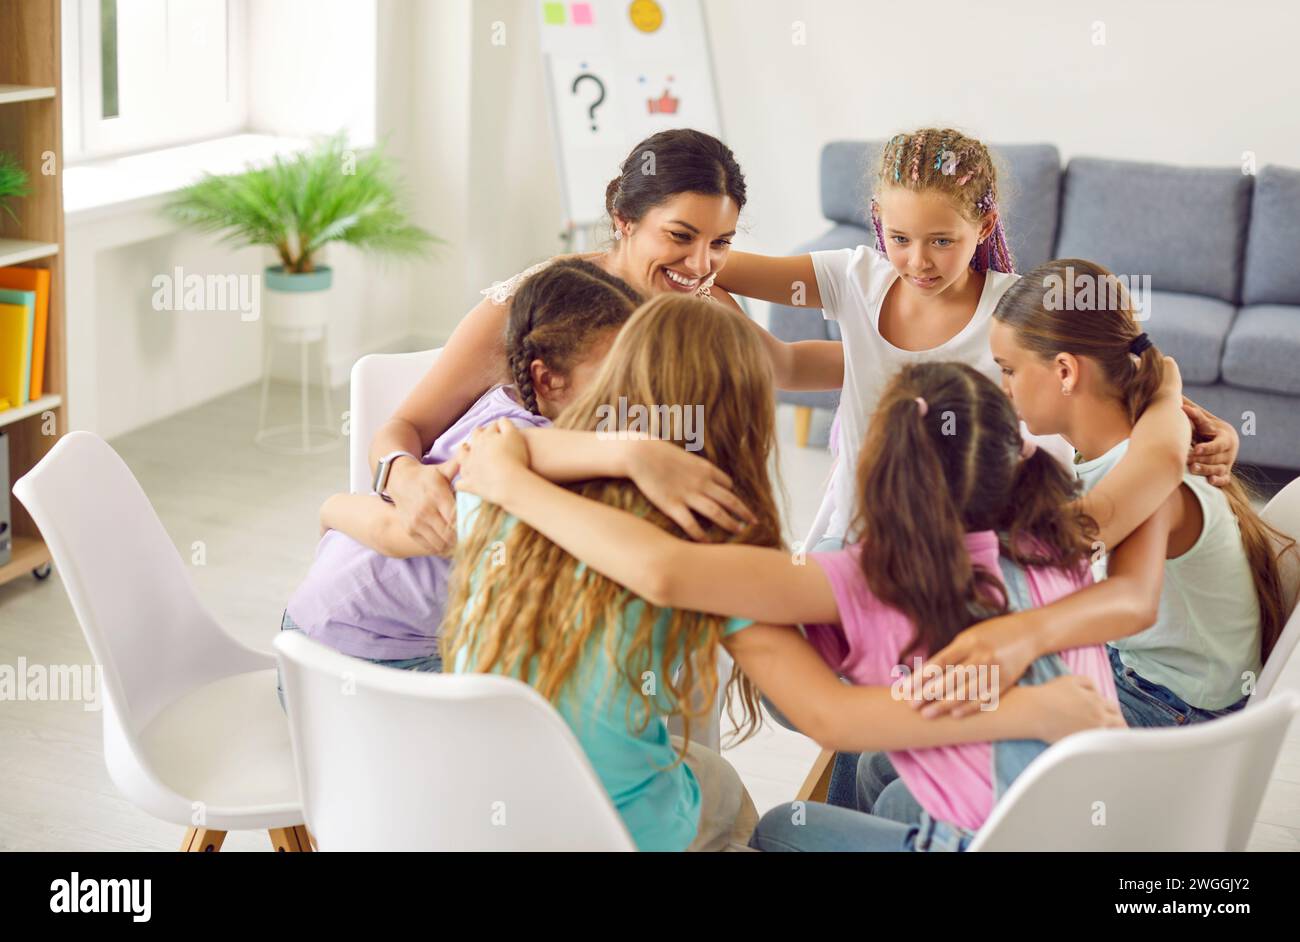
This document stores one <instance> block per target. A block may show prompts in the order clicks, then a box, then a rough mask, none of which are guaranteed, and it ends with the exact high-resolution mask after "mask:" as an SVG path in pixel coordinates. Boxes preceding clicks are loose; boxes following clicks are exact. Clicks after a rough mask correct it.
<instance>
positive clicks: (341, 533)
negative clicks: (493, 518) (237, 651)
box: [281, 259, 640, 671]
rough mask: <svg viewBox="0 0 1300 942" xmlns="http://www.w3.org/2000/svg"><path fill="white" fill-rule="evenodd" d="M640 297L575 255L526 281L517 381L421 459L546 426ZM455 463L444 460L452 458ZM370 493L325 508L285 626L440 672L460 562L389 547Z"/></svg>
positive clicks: (345, 648) (519, 304) (383, 517)
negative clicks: (504, 429)
mask: <svg viewBox="0 0 1300 942" xmlns="http://www.w3.org/2000/svg"><path fill="white" fill-rule="evenodd" d="M639 303H640V297H639V296H638V295H637V293H636V292H635V291H634V290H633V289H632V288H630V287H629V286H628V285H627V284H626V283H625V282H623V281H622V280H620V279H618V278H616V277H614V276H613V275H610V274H608V273H606V272H604V271H602V270H601V269H599V268H597V267H596V266H595V265H591V264H589V263H587V262H584V261H580V260H577V259H571V260H564V261H559V262H556V263H554V264H552V265H549V266H547V267H546V268H544V269H542V270H539V271H537V272H536V273H534V274H532V275H531V276H530V277H529V278H528V279H527V280H526V281H524V282H523V284H522V285H521V286H520V287H519V290H518V293H517V295H516V296H515V299H514V303H513V304H512V306H511V310H510V319H509V322H508V323H507V327H506V356H507V360H508V362H509V365H510V370H511V373H512V374H513V379H514V384H513V385H511V386H504V385H503V386H497V387H495V388H493V389H491V390H489V391H488V392H487V393H485V394H484V395H483V397H482V398H480V399H479V400H478V402H476V403H474V405H473V406H471V407H470V409H469V411H467V412H466V413H465V414H464V415H463V416H461V418H460V419H459V420H458V421H457V422H455V423H454V424H453V425H452V426H451V427H450V428H449V429H447V431H446V432H444V433H443V434H442V435H441V436H440V437H439V438H438V439H437V440H436V441H435V442H434V443H433V445H432V446H431V447H430V448H429V451H428V452H427V453H426V454H425V455H424V457H423V458H422V459H421V461H422V462H423V463H424V464H443V465H444V466H445V467H447V468H448V469H452V470H451V473H454V467H455V465H454V462H451V461H450V459H452V457H453V455H454V453H455V451H456V448H457V447H458V446H459V445H460V444H461V443H462V442H464V441H466V440H467V439H468V438H469V435H470V433H471V432H472V431H473V430H474V429H475V428H477V427H479V426H482V425H488V424H491V423H493V422H495V421H497V420H498V419H501V418H505V419H508V420H510V421H511V422H512V423H514V424H515V425H517V426H520V427H526V428H528V427H532V428H535V427H544V426H548V425H550V423H551V420H552V419H554V418H555V416H556V415H557V414H559V412H560V410H561V409H563V408H564V406H565V405H566V404H567V403H568V402H569V400H570V399H571V398H572V397H573V396H574V395H575V394H576V393H577V392H578V391H580V390H581V389H582V387H583V386H584V385H585V384H586V383H587V382H588V381H589V379H590V377H591V376H592V375H594V373H595V371H596V369H597V368H598V367H599V365H600V362H601V361H602V360H603V359H604V357H605V354H606V353H607V352H608V350H609V347H610V344H611V343H613V340H614V336H615V334H617V332H618V330H619V328H620V327H622V325H623V323H624V322H625V321H626V320H627V319H628V317H630V316H631V314H632V312H633V311H634V310H635V309H636V306H637V305H638V304H639ZM444 463H445V464H444ZM392 511H393V508H392V507H391V505H389V504H387V503H385V502H383V501H381V500H380V498H379V497H378V496H377V495H372V494H336V495H334V496H333V497H331V498H329V500H327V501H326V502H325V504H324V506H323V507H322V508H321V524H322V527H323V528H325V533H324V534H323V535H322V537H321V541H320V544H319V546H318V547H317V550H316V557H315V560H314V561H313V562H312V566H311V569H310V570H309V571H308V573H307V577H306V578H305V579H304V580H303V582H302V584H301V585H299V587H298V589H297V590H296V591H295V592H294V593H293V595H292V597H291V598H290V599H289V604H288V607H287V609H286V611H285V614H284V618H283V621H282V624H281V627H282V628H283V629H284V630H302V631H305V632H306V633H307V635H308V636H309V637H311V638H313V639H314V640H316V641H319V642H321V643H323V644H327V645H329V646H330V647H332V648H334V649H335V650H338V651H340V652H342V653H343V654H349V655H352V656H353V657H359V658H364V659H365V660H368V661H373V662H375V663H378V664H386V665H389V666H393V667H399V668H403V669H408V670H423V671H439V670H441V660H440V658H439V656H438V628H439V625H440V624H441V622H442V608H443V603H444V601H445V598H446V589H447V575H448V571H449V570H450V568H451V560H450V559H448V558H445V557H441V556H411V557H409V558H393V557H390V556H386V555H384V554H383V553H382V552H380V551H379V548H380V547H382V546H384V545H385V544H386V543H391V541H386V540H384V539H383V532H384V530H385V528H390V527H393V526H397V525H400V522H399V520H398V518H397V515H396V514H395V513H393V512H392Z"/></svg>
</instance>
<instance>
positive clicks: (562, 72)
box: [534, 0, 722, 227]
mask: <svg viewBox="0 0 1300 942" xmlns="http://www.w3.org/2000/svg"><path fill="white" fill-rule="evenodd" d="M534 2H536V3H537V10H538V17H539V20H540V24H541V26H540V32H541V44H542V60H543V63H544V68H545V71H546V95H547V102H548V106H549V110H550V119H551V129H552V131H553V133H554V135H555V141H556V153H557V158H558V162H559V170H560V185H561V187H562V191H563V196H564V207H565V212H566V214H567V217H568V223H569V225H570V226H571V227H580V226H589V225H591V224H593V223H595V222H597V221H599V220H600V219H601V218H602V217H603V216H604V214H605V186H606V184H608V183H609V181H610V180H612V179H613V178H614V177H615V176H617V175H618V168H619V163H620V162H621V161H622V160H623V159H624V158H625V157H626V156H627V155H628V152H629V151H631V149H632V148H633V147H634V146H635V145H636V144H637V142H638V141H641V140H644V139H645V138H647V137H649V136H650V135H651V134H654V133H655V132H656V131H662V130H665V129H668V128H686V127H689V128H695V129H696V130H699V131H704V132H707V133H709V134H713V135H715V136H717V137H721V136H722V122H721V119H720V118H719V114H718V99H717V93H716V90H715V88H714V82H713V62H712V57H711V55H710V51H709V41H708V33H707V29H706V25H705V21H704V11H703V9H702V8H701V7H702V4H701V0H586V2H572V0H563V2H560V0H534Z"/></svg>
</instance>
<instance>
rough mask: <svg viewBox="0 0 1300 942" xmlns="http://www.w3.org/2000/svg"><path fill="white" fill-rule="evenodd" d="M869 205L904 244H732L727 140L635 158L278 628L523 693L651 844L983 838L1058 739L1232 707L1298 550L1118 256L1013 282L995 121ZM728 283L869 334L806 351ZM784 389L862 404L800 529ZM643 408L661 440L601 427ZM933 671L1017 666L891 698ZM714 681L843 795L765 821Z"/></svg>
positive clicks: (445, 379) (911, 844)
mask: <svg viewBox="0 0 1300 942" xmlns="http://www.w3.org/2000/svg"><path fill="white" fill-rule="evenodd" d="M647 154H650V155H653V160H647V159H646V156H645V155H647ZM647 167H649V168H651V169H652V171H653V172H646V170H647ZM865 190H866V191H867V192H868V193H869V194H870V205H869V208H868V215H869V218H870V220H871V225H872V227H873V229H874V232H875V244H872V245H862V246H859V247H857V248H856V249H845V250H834V251H825V252H813V253H811V254H805V255H799V256H794V257H786V258H770V257H763V256H759V255H753V254H747V253H741V252H733V251H731V243H732V239H733V237H734V235H735V233H736V229H737V224H738V220H739V216H740V213H741V212H742V210H743V209H744V207H745V202H746V186H745V180H744V176H743V174H742V172H741V169H740V166H739V165H738V163H737V161H736V158H735V156H734V155H733V154H732V152H731V151H730V150H729V149H728V148H727V147H726V145H724V144H723V143H722V142H721V141H719V140H717V139H716V138H713V137H711V136H709V135H707V134H704V133H701V132H698V131H692V130H673V131H665V132H662V133H659V134H655V135H653V136H652V137H650V138H648V139H646V140H645V141H643V142H641V143H640V144H638V145H637V146H636V147H635V148H634V149H633V150H632V152H631V153H630V154H629V155H628V156H627V159H626V160H625V161H624V163H623V164H622V167H621V169H620V172H619V173H618V175H617V176H616V177H615V178H614V179H613V180H612V181H611V182H610V183H609V185H608V188H607V190H606V208H607V210H608V213H609V218H610V220H611V223H612V238H611V239H610V241H609V243H608V246H607V247H606V248H605V249H604V250H602V251H598V252H593V253H590V254H584V255H571V256H561V257H557V258H555V259H551V260H548V261H545V262H542V263H541V264H538V265H534V266H533V267H531V268H529V269H527V270H526V271H524V272H521V273H520V274H518V275H516V276H514V277H512V278H510V279H508V280H506V281H502V282H499V283H497V284H495V285H493V286H491V287H490V288H487V289H486V290H484V292H483V295H484V297H483V300H482V301H481V302H480V303H479V304H478V305H477V306H476V307H474V308H473V310H471V311H470V312H469V313H468V314H467V315H466V316H465V317H464V318H463V319H462V320H461V321H460V323H459V325H458V326H457V328H456V330H455V333H454V334H453V335H452V337H451V338H450V340H449V341H448V343H447V344H446V346H445V348H444V349H443V350H442V352H441V354H440V355H439V356H438V357H437V359H436V361H435V362H434V365H433V366H432V368H431V369H430V370H429V372H428V373H427V374H426V375H425V376H424V377H423V378H422V380H421V381H420V382H419V384H418V385H417V386H416V387H415V388H414V389H413V390H412V391H411V393H410V394H409V396H408V397H407V398H406V400H405V401H404V402H403V403H402V405H401V406H400V407H399V408H398V410H397V411H396V413H395V414H394V415H393V416H392V418H391V419H390V420H389V421H388V422H387V423H386V424H384V425H383V426H382V428H381V429H380V430H379V431H378V433H377V434H376V436H375V439H374V441H373V442H372V443H371V446H370V462H371V468H372V470H373V471H374V475H375V488H374V490H375V493H374V494H337V495H334V496H332V497H330V498H329V499H328V500H327V501H326V502H325V504H324V505H323V506H322V508H321V527H322V535H321V539H320V544H319V547H318V549H317V552H316V556H315V559H314V561H313V563H312V565H311V568H310V570H309V572H308V573H307V576H306V578H305V579H304V581H303V582H302V584H301V585H300V586H299V588H298V589H297V590H296V591H295V592H294V594H293V595H292V597H291V598H290V600H289V602H288V604H287V607H286V610H285V613H284V617H283V622H282V626H281V627H282V630H285V631H303V632H306V634H307V635H308V636H309V637H311V638H312V639H314V640H316V641H317V642H320V643H322V644H324V645H327V646H329V647H331V648H333V649H335V650H337V651H340V652H342V653H343V654H346V655H349V656H352V657H357V658H363V659H365V660H368V661H372V662H375V663H378V664H382V665H387V666H391V667H393V668H399V669H404V670H413V671H431V672H441V671H445V672H456V673H465V672H493V673H500V674H505V675H509V676H513V677H516V678H518V679H519V680H522V681H523V682H525V683H527V684H529V685H530V686H532V687H533V688H534V689H536V690H537V691H538V692H539V693H540V694H541V695H542V696H543V697H545V698H546V699H547V700H548V701H550V702H551V704H552V705H553V706H554V707H555V709H556V710H557V711H558V712H559V714H560V715H561V716H562V717H563V719H564V720H565V721H566V722H567V723H568V725H569V726H570V727H571V729H572V731H573V733H574V735H575V737H576V738H577V740H578V742H579V744H580V745H581V747H582V749H583V750H584V751H585V753H586V756H587V758H588V760H589V761H590V763H591V765H592V767H593V769H594V770H595V772H596V774H597V776H598V777H599V779H600V781H601V783H602V784H603V786H604V788H605V789H606V791H607V792H608V794H609V797H610V799H611V801H612V802H613V804H614V806H615V808H616V809H617V810H618V812H619V814H620V815H621V816H622V818H623V821H624V822H625V824H626V826H627V828H628V831H629V833H630V834H631V836H632V838H633V840H634V842H635V844H636V846H637V847H638V848H639V849H641V850H673V851H681V850H721V849H725V848H728V847H735V846H745V845H747V846H749V847H752V848H755V849H758V850H764V851H779V850H803V851H814V850H842V851H848V850H858V851H888V850H893V851H901V850H913V851H925V850H928V851H942V850H958V851H959V850H964V849H965V848H966V847H967V846H968V845H969V844H970V842H971V841H972V840H973V838H974V836H975V834H976V832H977V831H978V830H979V828H980V827H981V826H982V825H983V824H984V822H985V820H986V819H987V818H988V816H989V814H990V812H991V810H992V808H993V805H994V802H995V800H996V797H997V796H998V795H1000V794H1001V792H1002V791H1003V790H1004V789H1005V787H1006V786H1007V785H1008V784H1009V783H1010V781H1011V780H1013V779H1014V777H1015V776H1016V775H1017V774H1019V772H1020V771H1021V770H1023V768H1024V767H1025V766H1026V765H1027V764H1028V763H1029V762H1030V761H1031V760H1032V759H1033V758H1034V757H1035V756H1036V755H1037V754H1038V753H1040V752H1041V751H1043V750H1044V749H1046V748H1047V746H1048V744H1050V743H1053V742H1056V741H1057V740H1060V739H1062V738H1064V737H1066V736H1069V735H1071V734H1073V733H1076V732H1079V731H1081V730H1085V729H1091V728H1098V727H1122V726H1130V727H1159V726H1178V725H1184V724H1190V723H1203V722H1213V721H1214V720H1215V719H1216V718H1219V717H1222V716H1225V715H1227V714H1230V713H1232V712H1234V711H1236V710H1240V709H1241V708H1242V707H1243V706H1244V705H1245V703H1246V700H1247V699H1248V697H1249V694H1250V691H1251V689H1252V683H1253V679H1254V678H1255V677H1256V676H1257V675H1258V674H1259V672H1260V670H1261V666H1262V664H1263V663H1264V661H1265V660H1266V659H1267V658H1268V656H1269V653H1270V650H1271V648H1272V647H1273V645H1274V644H1275V643H1276V641H1277V639H1278V636H1279V634H1280V632H1281V629H1282V626H1283V625H1284V623H1285V621H1286V617H1287V615H1288V614H1289V612H1290V608H1291V606H1292V605H1293V604H1294V599H1289V598H1287V597H1286V590H1285V588H1284V581H1283V579H1282V578H1281V575H1280V572H1281V568H1280V567H1282V566H1283V565H1289V563H1288V562H1287V560H1286V559H1285V556H1286V554H1295V553H1296V547H1295V545H1294V542H1293V541H1291V540H1288V539H1287V538H1286V537H1284V536H1283V535H1282V534H1280V533H1279V532H1277V531H1275V530H1273V529H1271V528H1270V527H1269V526H1268V525H1267V524H1265V523H1264V522H1263V521H1262V520H1261V519H1260V517H1259V515H1258V514H1257V513H1256V512H1255V511H1254V510H1253V509H1252V505H1251V501H1250V499H1249V497H1248V495H1247V492H1246V490H1245V489H1244V488H1243V486H1242V484H1241V483H1239V482H1238V481H1237V480H1236V478H1235V477H1234V473H1233V465H1234V462H1235V459H1236V454H1237V446H1238V439H1237V433H1236V431H1235V429H1234V428H1233V425H1232V424H1231V422H1229V421H1225V420H1224V419H1221V418H1219V417H1216V416H1214V415H1211V414H1210V413H1208V412H1206V411H1205V410H1204V409H1202V408H1200V407H1199V406H1197V405H1196V404H1195V403H1192V402H1190V401H1188V400H1186V399H1185V398H1184V397H1183V394H1182V382H1181V379H1180V375H1179V371H1178V366H1177V364H1176V363H1175V362H1174V361H1173V360H1171V359H1170V358H1168V357H1165V356H1163V355H1162V354H1161V352H1160V350H1159V349H1158V348H1157V347H1156V346H1155V345H1154V344H1153V343H1152V340H1151V338H1150V337H1149V336H1147V334H1146V333H1145V332H1144V331H1143V330H1142V327H1141V324H1140V322H1139V321H1137V320H1136V319H1135V316H1134V313H1135V312H1134V307H1133V302H1132V299H1131V298H1130V297H1129V296H1128V295H1127V293H1126V292H1124V291H1123V290H1122V287H1120V289H1119V290H1098V286H1103V285H1104V286H1108V287H1111V288H1114V287H1115V285H1114V283H1115V282H1116V281H1117V280H1118V279H1115V278H1114V276H1113V275H1112V274H1111V273H1110V272H1108V271H1107V270H1106V269H1105V268H1103V267H1102V266H1101V265H1098V264H1095V263H1093V262H1091V261H1088V260H1085V259H1061V260H1056V261H1051V262H1048V263H1046V264H1045V265H1043V266H1040V267H1039V268H1037V269H1035V270H1033V271H1031V272H1026V273H1019V274H1018V273H1016V272H1015V269H1014V259H1013V253H1012V251H1011V249H1010V245H1009V242H1008V239H1007V234H1006V231H1005V225H1006V221H1005V219H1004V218H1003V215H1002V213H1001V211H1000V208H999V193H1000V190H999V181H998V175H997V170H996V163H995V160H994V158H993V157H992V156H991V155H990V152H989V150H988V148H986V146H985V145H984V144H982V143H981V142H980V141H978V140H975V139H973V138H972V137H969V136H967V135H964V134H962V133H959V132H957V131H955V130H950V129H938V128H929V129H923V130H917V131H914V132H912V133H907V134H899V135H897V136H895V137H893V138H892V139H891V140H889V141H888V143H887V144H886V145H885V147H884V149H883V151H882V152H881V155H880V159H879V163H878V165H877V166H874V167H872V168H869V171H868V180H867V184H866V186H865ZM1049 286H1050V287H1049ZM1062 286H1064V291H1065V292H1067V294H1068V293H1069V292H1076V291H1085V290H1086V291H1087V292H1088V297H1087V298H1086V299H1082V298H1081V299H1079V300H1081V301H1082V300H1086V301H1087V303H1086V304H1084V303H1080V304H1074V303H1068V302H1070V301H1072V300H1074V299H1072V298H1070V297H1067V298H1065V301H1066V302H1067V303H1062V298H1061V288H1062ZM737 295H739V296H744V297H748V298H752V299H757V300H762V301H769V302H773V303H778V304H786V305H793V306H795V307H806V308H807V311H808V313H807V316H808V317H818V316H822V317H825V318H828V319H831V320H834V321H836V322H837V323H838V325H839V327H840V331H841V334H842V337H843V342H842V343H840V342H831V341H805V342H796V343H784V342H782V341H780V340H778V339H777V338H775V337H773V336H772V335H771V334H769V333H768V332H767V331H765V330H764V329H763V328H762V327H760V326H759V325H757V324H756V323H755V322H754V321H752V320H751V319H749V318H748V317H747V316H746V315H745V313H744V311H743V310H742V309H741V307H740V305H739V304H738V303H737V301H736V300H735V296H737ZM776 389H787V390H830V389H838V390H841V391H842V393H841V399H840V407H839V411H838V414H837V417H836V422H835V425H834V427H833V429H832V442H831V445H832V451H833V453H834V470H833V472H832V475H831V478H830V482H829V486H828V490H827V493H826V495H825V497H824V499H823V501H822V504H821V509H820V511H819V512H818V514H817V517H816V522H815V524H814V526H813V530H812V532H811V533H810V534H809V536H808V538H807V539H806V540H805V541H802V542H801V543H799V544H797V545H795V546H787V545H785V543H784V541H783V537H782V526H781V519H780V513H779V509H778V507H779V502H778V498H777V494H778V489H777V487H776V486H775V485H776V483H777V482H776V481H775V480H774V477H775V466H776V465H775V461H774V460H773V459H774V455H773V451H774V448H775V444H776V433H775V428H776V422H775V390H776ZM637 406H640V407H642V408H641V412H640V414H643V415H647V416H649V417H650V422H649V427H648V428H643V429H633V430H630V432H629V434H610V430H609V427H608V424H609V417H610V416H611V415H615V416H627V415H629V414H630V412H629V409H630V408H631V409H632V410H635V407H637ZM685 412H690V413H691V414H699V415H700V416H702V418H703V428H702V429H700V430H698V431H697V433H696V434H694V435H692V436H684V435H682V434H681V429H680V427H678V423H675V422H673V421H670V420H669V419H668V418H667V417H671V416H680V415H682V414H683V413H685ZM621 431H628V430H621ZM724 652H725V655H727V656H729V657H730V659H731V660H732V661H734V670H733V671H732V673H731V680H730V683H727V684H725V685H724V684H723V683H721V682H720V681H719V658H721V657H723V655H724ZM922 661H923V662H924V663H925V664H927V665H938V666H947V667H951V668H961V667H963V666H981V667H991V668H995V670H994V671H993V672H992V674H991V676H992V677H993V678H994V680H993V684H994V689H992V690H989V689H982V690H980V691H979V695H978V696H973V695H970V692H969V691H968V692H967V695H966V696H961V697H955V696H952V690H951V689H944V685H942V684H938V685H934V684H930V685H923V684H922V683H921V680H920V676H919V675H918V676H917V677H916V679H915V682H914V683H912V684H910V685H908V687H907V689H908V690H909V695H907V696H900V695H899V687H900V685H899V683H898V680H899V678H900V676H907V673H906V672H907V671H908V670H911V666H912V665H914V664H918V663H920V662H922ZM724 687H725V690H724V689H722V688H724ZM724 697H725V700H726V704H727V709H728V715H729V716H730V717H731V718H732V719H733V720H734V722H735V725H736V735H737V736H739V737H741V738H743V737H745V736H748V735H751V734H752V733H753V732H754V731H756V730H757V728H758V726H759V724H760V722H761V720H762V717H763V711H764V708H766V711H767V712H768V713H769V714H770V715H771V716H773V717H775V718H776V719H777V721H779V722H781V723H784V724H786V725H788V726H790V727H791V728H794V729H797V730H799V731H800V732H802V733H803V734H805V735H806V736H808V737H810V738H811V739H813V740H815V741H816V742H817V743H818V744H820V745H821V746H822V747H823V748H824V749H827V750H832V751H834V752H835V753H836V758H835V763H834V770H833V774H832V776H831V782H830V788H829V792H828V795H827V801H826V802H825V803H818V802H808V803H804V802H798V803H792V804H786V805H782V806H779V807H776V808H774V809H772V810H770V811H768V812H767V813H766V814H765V815H763V816H762V818H761V819H759V817H758V815H757V814H756V812H755V808H754V805H753V802H752V801H751V800H750V798H749V796H748V794H747V792H746V791H745V788H744V786H743V784H742V783H741V780H740V778H739V776H738V775H737V773H736V771H735V770H734V769H733V768H732V767H731V765H730V764H729V763H728V762H727V761H726V760H725V759H724V758H723V757H722V756H721V755H720V754H719V753H718V752H716V751H715V750H713V749H710V748H707V747H706V746H703V745H701V744H700V743H698V742H696V741H694V740H693V738H692V730H693V729H694V730H695V731H697V732H698V730H699V729H700V728H701V726H702V725H703V724H708V723H711V722H715V719H714V718H715V716H716V707H717V703H718V701H719V699H720V698H724ZM670 721H671V723H672V725H671V726H670ZM674 730H675V731H676V734H675V733H674Z"/></svg>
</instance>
